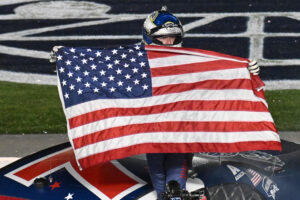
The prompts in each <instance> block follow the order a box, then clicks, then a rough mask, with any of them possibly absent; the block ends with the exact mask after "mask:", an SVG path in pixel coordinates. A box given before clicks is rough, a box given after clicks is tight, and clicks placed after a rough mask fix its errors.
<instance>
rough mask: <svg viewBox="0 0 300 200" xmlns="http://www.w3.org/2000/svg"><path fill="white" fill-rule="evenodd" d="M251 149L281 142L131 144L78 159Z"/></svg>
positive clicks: (274, 147)
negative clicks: (146, 153)
mask: <svg viewBox="0 0 300 200" xmlns="http://www.w3.org/2000/svg"><path fill="white" fill-rule="evenodd" d="M253 149H260V150H279V151H281V143H280V142H275V141H265V142H262V141H251V142H237V143H201V144H199V143H178V144H174V143H159V144H156V143H145V144H137V145H132V146H129V147H125V148H119V149H115V150H111V151H106V152H103V153H96V154H93V155H91V156H88V157H85V158H82V159H79V163H80V165H81V166H82V167H84V168H85V167H89V166H92V165H95V164H97V163H101V162H106V161H109V160H114V159H119V158H124V157H128V156H130V155H137V154H141V153H145V152H148V153H160V152H165V153H178V152H182V153H192V152H222V153H232V152H241V151H250V150H253Z"/></svg>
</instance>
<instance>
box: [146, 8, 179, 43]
mask: <svg viewBox="0 0 300 200" xmlns="http://www.w3.org/2000/svg"><path fill="white" fill-rule="evenodd" d="M183 35H184V33H183V28H182V25H181V22H180V21H179V19H178V18H177V17H175V16H174V15H173V14H171V13H169V12H168V11H167V9H166V7H165V6H164V7H162V9H161V10H158V11H154V12H153V13H151V14H150V15H149V16H148V17H147V18H146V20H145V22H144V25H143V42H144V43H145V44H155V45H163V44H162V42H161V41H159V40H157V38H158V37H162V36H175V41H174V43H173V44H172V45H170V46H181V44H182V38H183Z"/></svg>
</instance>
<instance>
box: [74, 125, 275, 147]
mask: <svg viewBox="0 0 300 200" xmlns="http://www.w3.org/2000/svg"><path fill="white" fill-rule="evenodd" d="M243 131H274V132H276V131H277V130H276V128H275V126H274V124H273V123H272V122H264V123H261V122H189V121H182V122H157V123H144V124H133V125H127V126H121V127H115V128H110V129H106V130H103V131H98V132H95V133H92V134H88V135H84V136H82V137H79V138H75V139H73V144H74V148H75V149H78V148H81V147H84V146H87V145H90V144H94V143H97V142H101V141H104V140H108V139H113V138H118V137H123V136H126V135H133V134H139V133H142V134H144V133H147V132H166V134H167V132H243ZM199 134H201V133H199ZM237 134H238V133H237Z"/></svg>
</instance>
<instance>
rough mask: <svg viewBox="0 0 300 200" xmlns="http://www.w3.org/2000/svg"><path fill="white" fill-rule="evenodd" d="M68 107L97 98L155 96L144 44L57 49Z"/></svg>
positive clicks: (59, 70) (61, 79)
mask: <svg viewBox="0 0 300 200" xmlns="http://www.w3.org/2000/svg"><path fill="white" fill-rule="evenodd" d="M56 60H57V62H56V64H57V73H58V76H59V81H60V86H61V91H62V94H61V95H63V98H64V103H65V108H67V107H70V106H73V105H76V104H79V103H83V102H87V101H91V100H96V99H126V98H143V97H149V96H152V84H151V73H150V67H149V63H148V58H147V52H146V50H145V48H144V46H143V45H131V46H127V47H118V48H112V49H90V48H73V47H63V48H61V49H59V51H58V52H57V53H56Z"/></svg>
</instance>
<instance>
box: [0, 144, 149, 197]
mask: <svg viewBox="0 0 300 200" xmlns="http://www.w3.org/2000/svg"><path fill="white" fill-rule="evenodd" d="M61 170H66V171H67V173H64V175H63V176H66V175H67V174H70V175H71V176H72V177H73V179H74V180H73V179H70V178H69V179H66V178H65V179H64V178H63V177H62V175H61V174H60V173H59V172H60V171H61ZM59 174H60V175H59ZM4 176H5V177H7V178H9V179H11V180H13V181H14V182H17V183H19V184H21V185H23V186H25V187H26V188H28V191H26V190H24V192H25V194H27V193H29V194H30V191H31V193H32V194H34V193H35V192H36V189H35V187H34V181H35V180H36V179H37V178H39V177H46V179H47V180H48V181H49V185H48V186H46V188H45V189H44V190H45V191H44V192H45V194H48V193H49V194H51V195H53V197H59V198H60V199H64V198H65V199H72V198H73V197H74V198H75V197H76V196H77V197H76V199H79V196H80V195H84V194H86V193H87V192H90V193H92V194H94V195H95V196H97V197H98V198H100V199H102V200H108V199H114V200H117V199H122V198H123V197H125V196H126V195H128V194H130V193H132V192H134V191H135V190H137V189H139V188H141V187H143V186H144V185H146V184H147V183H146V182H145V181H144V180H142V179H140V178H139V177H137V176H136V175H135V174H133V173H132V172H130V171H129V170H127V169H126V168H125V167H124V166H123V165H121V164H120V162H118V161H111V162H107V163H104V164H100V165H97V166H95V167H91V168H88V169H87V170H80V169H79V168H78V165H77V162H76V160H75V157H74V153H73V150H72V149H71V148H70V147H69V148H66V149H63V150H60V151H57V152H54V153H52V154H49V155H46V156H43V157H41V158H39V159H37V160H34V161H31V162H29V163H26V164H25V163H24V165H22V166H21V167H18V168H16V169H14V170H12V171H10V172H8V173H6V174H5V175H4ZM0 180H1V177H0ZM70 181H71V182H70ZM74 181H75V182H74ZM70 185H71V186H72V185H76V187H75V189H74V187H71V186H70ZM5 187H8V188H9V185H6V186H5ZM76 188H82V189H80V190H79V191H80V192H79V191H78V190H77V192H76ZM62 191H64V193H63V192H62ZM5 192H6V191H5V188H3V187H2V186H1V189H0V194H2V193H5ZM46 192H48V193H46ZM13 193H15V194H18V192H13ZM5 195H7V194H5ZM11 195H13V194H11ZM8 196H9V195H8ZM24 196H26V195H24Z"/></svg>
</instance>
